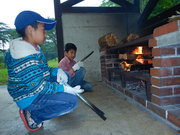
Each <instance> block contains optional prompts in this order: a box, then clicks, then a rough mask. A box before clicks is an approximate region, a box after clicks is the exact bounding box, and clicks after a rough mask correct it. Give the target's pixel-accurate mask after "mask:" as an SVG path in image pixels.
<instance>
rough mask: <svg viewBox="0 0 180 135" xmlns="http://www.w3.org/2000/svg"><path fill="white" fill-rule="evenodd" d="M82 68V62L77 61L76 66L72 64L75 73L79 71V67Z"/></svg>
mask: <svg viewBox="0 0 180 135" xmlns="http://www.w3.org/2000/svg"><path fill="white" fill-rule="evenodd" d="M83 66H84V64H83V62H81V61H78V62H77V63H76V64H74V66H73V67H72V68H73V70H74V71H76V70H79V69H80V67H83Z"/></svg>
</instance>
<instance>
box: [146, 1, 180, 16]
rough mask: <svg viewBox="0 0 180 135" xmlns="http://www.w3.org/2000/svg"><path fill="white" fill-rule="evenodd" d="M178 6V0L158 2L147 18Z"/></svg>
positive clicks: (179, 2)
mask: <svg viewBox="0 0 180 135" xmlns="http://www.w3.org/2000/svg"><path fill="white" fill-rule="evenodd" d="M178 4H180V0H160V1H159V2H158V3H157V5H156V7H155V8H154V10H153V11H152V13H151V15H150V16H149V18H151V17H154V16H156V15H158V14H160V13H162V12H164V11H166V10H167V9H169V8H171V7H173V6H175V5H178Z"/></svg>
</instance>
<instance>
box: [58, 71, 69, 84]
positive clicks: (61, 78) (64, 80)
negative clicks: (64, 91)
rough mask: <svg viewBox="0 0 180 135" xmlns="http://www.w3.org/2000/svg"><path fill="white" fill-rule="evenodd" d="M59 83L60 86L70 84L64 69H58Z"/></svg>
mask: <svg viewBox="0 0 180 135" xmlns="http://www.w3.org/2000/svg"><path fill="white" fill-rule="evenodd" d="M57 82H58V83H60V84H66V83H67V82H68V76H67V75H66V73H65V72H64V71H63V70H62V69H60V68H59V69H58V72H57Z"/></svg>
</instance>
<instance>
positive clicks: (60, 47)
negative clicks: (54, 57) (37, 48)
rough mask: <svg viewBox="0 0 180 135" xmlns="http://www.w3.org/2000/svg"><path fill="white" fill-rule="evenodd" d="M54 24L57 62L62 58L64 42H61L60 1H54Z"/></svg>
mask: <svg viewBox="0 0 180 135" xmlns="http://www.w3.org/2000/svg"><path fill="white" fill-rule="evenodd" d="M54 10H55V18H56V20H57V24H56V37H57V50H58V60H59V61H60V60H61V59H62V58H63V57H64V40H63V27H62V10H61V7H60V0H54Z"/></svg>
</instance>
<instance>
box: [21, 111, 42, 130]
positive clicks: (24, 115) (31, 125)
mask: <svg viewBox="0 0 180 135" xmlns="http://www.w3.org/2000/svg"><path fill="white" fill-rule="evenodd" d="M19 114H20V117H21V119H22V121H23V123H24V125H25V127H26V128H27V129H28V130H29V131H36V130H39V129H40V128H41V127H43V122H42V123H40V124H37V123H36V122H34V120H33V119H32V118H31V114H30V113H29V112H28V111H25V110H21V109H20V110H19Z"/></svg>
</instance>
